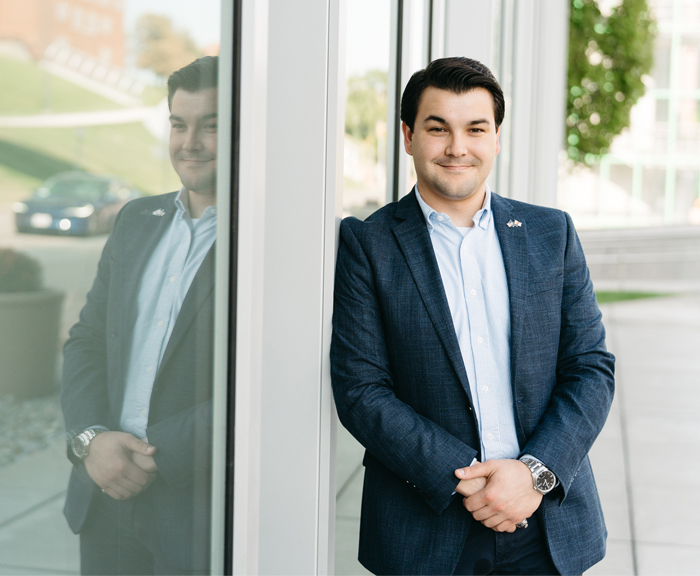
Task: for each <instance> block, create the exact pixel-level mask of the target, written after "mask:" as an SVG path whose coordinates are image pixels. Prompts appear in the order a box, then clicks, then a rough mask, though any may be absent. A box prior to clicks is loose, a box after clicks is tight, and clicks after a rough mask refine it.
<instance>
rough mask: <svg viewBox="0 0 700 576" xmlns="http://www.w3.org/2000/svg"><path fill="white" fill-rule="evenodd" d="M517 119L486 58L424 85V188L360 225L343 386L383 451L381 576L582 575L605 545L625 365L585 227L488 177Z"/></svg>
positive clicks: (351, 246)
mask: <svg viewBox="0 0 700 576" xmlns="http://www.w3.org/2000/svg"><path fill="white" fill-rule="evenodd" d="M504 108H505V106H504V99H503V93H502V91H501V88H500V86H499V85H498V83H497V81H496V79H495V78H494V77H493V75H492V74H491V72H490V71H489V70H488V69H487V68H486V67H485V66H483V65H482V64H480V63H479V62H476V61H474V60H470V59H467V58H445V59H441V60H436V61H434V62H432V63H431V64H430V65H429V66H428V67H427V68H426V69H425V70H421V71H419V72H417V73H416V74H414V75H413V77H412V78H411V79H410V81H409V82H408V85H407V86H406V89H405V91H404V94H403V98H402V102H401V119H402V120H403V124H402V129H403V135H404V146H405V149H406V152H407V153H408V154H410V155H412V156H413V160H414V164H415V169H416V175H417V184H416V187H415V189H414V190H413V191H412V192H411V193H410V194H409V195H408V196H406V197H405V198H403V199H402V200H401V201H399V202H396V203H393V204H389V205H387V206H385V207H384V208H382V209H381V210H379V211H378V212H376V213H375V214H373V215H372V216H370V217H369V218H368V219H367V220H365V221H364V222H360V221H359V220H356V219H354V218H347V219H345V220H343V222H342V224H341V228H340V247H339V252H338V261H337V272H336V290H335V306H334V315H333V327H334V332H333V340H332V346H331V369H332V378H333V388H334V394H335V399H336V405H337V408H338V414H339V416H340V419H341V421H342V423H343V424H344V425H345V426H346V427H347V428H348V429H349V430H350V432H352V434H353V435H354V436H355V437H356V438H357V439H358V440H359V441H360V442H361V443H362V444H363V445H364V446H365V448H366V449H367V451H366V454H365V459H364V464H365V467H366V470H365V481H364V489H363V497H362V521H361V534H360V561H361V562H362V563H363V564H364V565H365V566H366V567H367V568H368V569H369V570H371V571H372V572H375V573H378V574H487V573H488V574H558V573H561V574H580V573H582V572H583V571H584V570H586V569H587V568H588V567H590V566H591V565H592V564H594V563H595V562H598V561H599V560H600V559H601V558H602V557H603V555H604V553H605V539H606V530H605V525H604V522H603V516H602V511H601V507H600V503H599V499H598V495H597V492H596V487H595V483H594V480H593V475H592V471H591V466H590V463H589V460H588V456H587V454H588V451H589V449H590V447H591V445H592V444H593V441H594V440H595V438H596V436H597V435H598V433H599V432H600V430H601V428H602V427H603V424H604V422H605V418H606V416H607V413H608V410H609V407H610V403H611V401H612V396H613V388H614V382H613V361H614V359H613V356H612V355H611V354H609V353H608V352H607V351H606V349H605V341H604V338H605V334H604V329H603V326H602V324H601V315H600V312H599V310H598V307H597V305H596V300H595V295H594V293H593V289H592V286H591V282H590V279H589V275H588V270H587V267H586V264H585V260H584V256H583V253H582V250H581V246H580V244H579V241H578V238H577V236H576V232H575V231H574V228H573V225H572V222H571V219H570V218H569V216H568V215H566V214H564V213H563V212H560V211H557V210H553V209H548V208H541V207H536V206H531V205H528V204H524V203H521V202H516V201H513V200H508V199H505V198H501V197H500V196H497V195H496V194H493V193H492V192H491V191H490V190H489V188H488V186H487V185H486V178H487V177H488V175H489V173H490V171H491V168H492V166H493V162H494V159H495V157H496V155H497V154H498V152H499V135H500V125H501V122H502V120H503V115H504Z"/></svg>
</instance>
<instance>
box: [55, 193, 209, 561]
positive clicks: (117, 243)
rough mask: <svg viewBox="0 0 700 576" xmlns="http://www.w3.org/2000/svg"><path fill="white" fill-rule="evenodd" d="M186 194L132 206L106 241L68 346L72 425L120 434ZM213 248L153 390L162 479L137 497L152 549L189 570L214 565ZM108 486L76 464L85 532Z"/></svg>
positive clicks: (65, 402)
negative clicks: (179, 202) (150, 268)
mask: <svg viewBox="0 0 700 576" xmlns="http://www.w3.org/2000/svg"><path fill="white" fill-rule="evenodd" d="M176 196H177V192H172V193H170V194H164V195H161V196H153V197H149V198H139V199H137V200H133V201H131V202H129V203H128V204H127V205H126V206H125V207H124V208H123V209H122V210H121V212H120V213H119V215H118V216H117V219H116V222H115V225H114V229H113V231H112V233H111V235H110V237H109V239H108V240H107V243H106V244H105V248H104V250H103V252H102V257H101V259H100V263H99V266H98V271H97V277H96V279H95V282H94V284H93V287H92V289H91V290H90V292H89V294H88V296H87V303H86V304H85V307H84V308H83V310H82V312H81V313H80V320H79V321H78V323H77V324H75V325H74V326H73V327H72V328H71V330H70V337H69V339H68V341H67V342H66V345H65V347H64V361H63V386H62V391H61V403H62V406H63V413H64V417H65V421H66V429H67V430H68V431H69V434H70V432H73V433H76V432H80V431H82V430H84V429H85V428H87V427H89V426H95V425H98V424H99V425H103V426H106V427H107V428H109V429H110V430H119V421H120V416H121V409H122V404H123V397H124V386H125V376H126V360H127V356H126V355H127V354H128V353H129V350H130V347H131V331H132V329H133V325H134V321H135V314H136V310H134V308H135V307H134V306H133V305H132V303H133V302H136V300H137V296H138V291H139V284H140V279H141V277H142V275H143V272H144V270H145V268H146V266H147V264H148V259H149V257H150V255H151V253H152V251H153V249H154V248H155V247H156V245H157V244H158V242H159V241H160V239H161V237H162V236H163V234H164V233H165V231H166V230H167V229H168V227H169V226H170V223H171V221H172V218H173V217H174V215H175V212H176V206H175V204H174V199H175V197H176ZM213 314H214V247H212V248H211V249H210V251H209V253H208V254H207V256H206V257H205V259H204V261H203V262H202V264H201V266H200V268H199V270H198V272H197V274H196V276H195V278H194V280H193V282H192V285H191V286H190V289H189V291H188V292H187V295H186V297H185V300H184V302H183V304H182V308H181V310H180V314H179V315H178V317H177V320H176V322H175V326H174V327H173V331H172V334H171V336H170V339H169V341H168V343H167V345H166V349H165V352H164V355H163V359H162V361H161V364H160V366H159V368H158V373H157V375H156V378H155V382H154V385H153V392H152V394H151V402H150V411H149V415H148V427H147V430H146V435H147V437H148V441H149V443H151V444H152V445H154V446H156V448H157V451H156V454H155V456H154V458H155V461H156V464H157V465H158V477H157V478H156V480H155V481H154V482H153V483H152V484H151V485H150V486H149V487H148V488H147V489H146V490H144V491H143V492H142V493H141V494H139V495H137V496H136V497H134V498H132V499H131V500H129V502H133V504H134V516H135V519H136V520H137V521H138V523H139V524H140V525H141V527H142V528H143V535H141V534H140V536H143V538H144V539H146V540H148V539H150V540H153V541H152V542H149V548H152V547H153V546H161V547H162V549H163V550H165V551H166V554H167V555H168V557H169V558H171V559H172V565H173V566H179V567H182V568H183V570H184V571H191V570H207V569H208V566H209V553H210V552H209V532H210V527H209V524H210V510H209V508H210V492H211V487H210V483H211V477H210V470H211V414H212V402H211V399H212V369H213V360H212V358H213V325H214V324H213ZM98 490H99V488H98V487H97V485H96V484H95V483H94V482H93V481H92V480H91V478H90V477H89V476H88V474H87V472H86V471H85V468H84V466H83V465H82V464H80V465H78V466H74V467H73V470H72V473H71V478H70V483H69V486H68V494H67V497H66V504H65V507H64V513H65V516H66V518H67V520H68V523H69V525H70V527H71V529H72V530H73V532H75V533H78V532H80V530H81V528H82V526H83V523H84V521H85V519H86V517H87V514H88V511H89V508H90V502H91V499H92V496H93V494H95V493H96V491H98Z"/></svg>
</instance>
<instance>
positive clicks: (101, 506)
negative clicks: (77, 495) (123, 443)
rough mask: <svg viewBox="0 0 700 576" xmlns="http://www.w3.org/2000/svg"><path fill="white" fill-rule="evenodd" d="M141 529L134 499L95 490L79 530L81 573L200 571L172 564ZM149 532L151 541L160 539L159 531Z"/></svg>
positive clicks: (172, 572)
mask: <svg viewBox="0 0 700 576" xmlns="http://www.w3.org/2000/svg"><path fill="white" fill-rule="evenodd" d="M139 532H140V531H139V529H138V525H137V524H136V523H135V521H134V504H133V501H131V500H123V501H120V500H114V499H113V498H111V497H109V496H107V495H106V494H101V493H98V494H95V496H94V497H93V499H92V502H91V504H90V512H89V513H88V517H87V518H86V520H85V524H83V527H82V530H81V531H80V572H81V574H96V575H108V574H109V575H123V576H131V575H136V574H149V575H151V574H154V575H155V574H197V573H198V572H193V571H192V570H191V569H189V570H187V569H184V570H183V568H182V567H175V566H172V565H170V564H169V561H168V560H169V559H168V558H166V557H165V555H164V554H163V552H162V551H161V550H160V547H159V546H156V545H151V546H148V545H147V544H146V539H145V538H144V534H139ZM141 532H143V530H141ZM150 536H151V537H150V538H148V541H150V542H158V537H157V534H150ZM203 573H208V572H203Z"/></svg>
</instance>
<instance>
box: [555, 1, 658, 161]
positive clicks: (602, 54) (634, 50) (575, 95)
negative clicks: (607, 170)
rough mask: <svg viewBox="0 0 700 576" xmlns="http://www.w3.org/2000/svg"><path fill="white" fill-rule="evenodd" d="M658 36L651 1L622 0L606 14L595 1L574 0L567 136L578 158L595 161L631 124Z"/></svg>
mask: <svg viewBox="0 0 700 576" xmlns="http://www.w3.org/2000/svg"><path fill="white" fill-rule="evenodd" d="M655 37H656V25H655V22H654V20H653V17H652V14H651V13H650V11H649V7H648V5H647V0H622V2H621V3H620V4H619V5H618V6H617V7H615V8H613V10H612V13H611V14H610V16H608V17H607V18H606V17H605V16H603V15H602V14H601V12H600V10H599V8H598V4H597V2H596V0H571V13H570V25H569V72H568V89H569V90H568V99H567V106H566V115H567V118H566V140H567V145H568V153H569V158H570V159H571V160H573V161H574V162H576V163H580V164H581V163H586V164H592V163H594V162H595V161H596V160H597V159H598V158H599V157H600V156H601V155H602V154H605V153H607V152H608V150H609V148H610V144H611V143H612V141H613V138H614V137H615V136H617V135H618V134H619V133H620V132H622V130H623V129H624V128H626V127H627V126H629V123H630V110H631V109H632V106H634V104H635V103H636V102H637V100H638V99H639V98H640V97H641V96H643V95H644V89H645V87H644V82H643V80H642V78H643V76H644V75H646V74H648V73H649V72H650V71H651V68H652V65H653V61H654V38H655Z"/></svg>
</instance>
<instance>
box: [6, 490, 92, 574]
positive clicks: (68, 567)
mask: <svg viewBox="0 0 700 576" xmlns="http://www.w3.org/2000/svg"><path fill="white" fill-rule="evenodd" d="M63 500H64V499H63V495H60V496H59V497H58V498H56V499H54V500H52V501H51V502H49V503H47V504H46V505H44V506H42V507H40V508H39V509H35V510H33V511H32V512H31V514H28V515H26V516H24V517H22V518H21V519H19V520H17V521H16V522H13V523H12V524H11V525H9V526H5V527H4V528H2V529H0V559H1V561H2V562H1V563H2V565H3V566H6V567H12V568H13V569H18V568H22V569H25V570H29V571H31V572H28V573H35V574H79V573H80V550H79V541H78V537H77V536H76V535H75V534H73V533H72V532H71V531H70V529H69V528H68V524H67V523H66V520H65V518H64V517H63ZM10 573H12V572H10ZM14 573H18V572H16V571H15V572H14Z"/></svg>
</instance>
